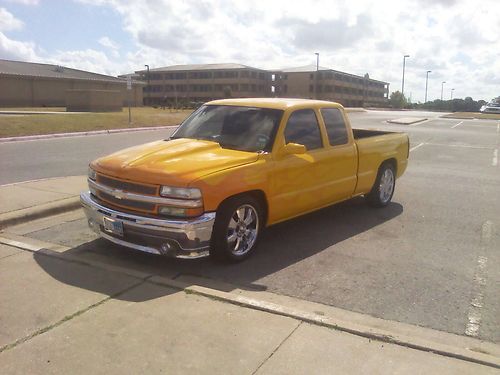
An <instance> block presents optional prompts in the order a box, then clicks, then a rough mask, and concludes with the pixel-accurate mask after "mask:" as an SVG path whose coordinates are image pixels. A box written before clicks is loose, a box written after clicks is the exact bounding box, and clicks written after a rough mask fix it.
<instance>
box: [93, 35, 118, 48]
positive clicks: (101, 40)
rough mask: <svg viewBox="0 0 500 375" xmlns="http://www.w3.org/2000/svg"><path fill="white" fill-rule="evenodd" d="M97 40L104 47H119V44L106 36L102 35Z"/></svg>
mask: <svg viewBox="0 0 500 375" xmlns="http://www.w3.org/2000/svg"><path fill="white" fill-rule="evenodd" d="M98 42H99V44H100V45H101V46H103V47H106V48H110V49H113V50H117V49H120V45H119V44H118V43H116V42H115V41H114V40H112V39H110V38H109V37H107V36H103V37H102V38H99V40H98Z"/></svg>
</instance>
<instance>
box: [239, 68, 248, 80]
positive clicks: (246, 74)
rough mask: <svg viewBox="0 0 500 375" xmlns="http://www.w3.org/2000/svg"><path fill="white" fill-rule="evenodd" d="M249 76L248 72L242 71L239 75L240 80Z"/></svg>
mask: <svg viewBox="0 0 500 375" xmlns="http://www.w3.org/2000/svg"><path fill="white" fill-rule="evenodd" d="M249 76H250V72H249V71H248V70H242V71H241V73H240V77H241V78H248V77H249Z"/></svg>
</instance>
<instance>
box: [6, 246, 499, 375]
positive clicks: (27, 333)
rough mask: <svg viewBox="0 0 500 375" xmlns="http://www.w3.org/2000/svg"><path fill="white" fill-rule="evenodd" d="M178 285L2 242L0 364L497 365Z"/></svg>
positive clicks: (121, 367)
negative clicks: (380, 338) (313, 321)
mask: <svg viewBox="0 0 500 375" xmlns="http://www.w3.org/2000/svg"><path fill="white" fill-rule="evenodd" d="M181 284H182V283H181V282H177V283H176V281H175V280H169V279H162V278H155V277H140V276H139V275H136V276H131V275H128V274H126V273H122V272H118V271H110V270H104V269H101V268H97V267H92V266H89V265H86V264H81V263H79V262H76V261H74V260H70V259H64V258H63V257H59V256H54V255H51V253H50V252H47V251H41V250H40V251H35V252H31V251H25V250H20V249H18V248H14V247H11V246H7V245H0V295H1V296H2V305H1V307H0V308H1V313H0V316H1V319H0V332H1V335H0V371H1V372H2V374H45V373H55V374H59V373H61V374H63V373H64V374H66V373H72V374H87V373H102V374H104V373H105V374H122V373H160V372H163V373H168V374H173V373H174V374H177V373H182V374H184V373H203V374H215V373H224V374H255V373H257V374H276V373H278V374H305V373H316V374H332V373H348V374H357V373H360V374H365V373H369V374H388V373H389V374H393V373H401V374H407V373H422V374H424V373H425V374H433V373H436V374H437V373H439V374H495V373H498V369H495V368H494V367H490V366H484V365H480V364H477V363H471V362H469V361H462V360H458V359H455V358H449V357H445V356H441V355H438V354H434V353H430V352H426V351H422V350H414V349H411V348H408V347H405V346H401V345H396V344H393V343H387V342H381V341H377V340H373V339H369V338H365V337H360V336H358V335H353V334H350V333H346V332H342V331H339V330H335V329H331V328H329V327H324V326H321V325H317V324H311V323H309V322H305V321H303V320H301V319H295V318H291V317H287V316H283V315H281V314H276V313H270V312H264V311H260V310H258V309H252V308H248V307H245V306H241V305H238V304H234V303H228V302H227V301H223V300H221V299H217V298H208V297H207V296H204V295H202V293H198V292H196V290H197V289H196V288H195V289H191V290H187V289H182V288H179V286H181ZM176 286H177V287H176Z"/></svg>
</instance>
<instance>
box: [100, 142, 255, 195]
mask: <svg viewBox="0 0 500 375" xmlns="http://www.w3.org/2000/svg"><path fill="white" fill-rule="evenodd" d="M257 159H258V154H256V153H253V152H244V151H237V150H229V149H224V148H222V147H220V145H219V144H218V143H216V142H210V141H204V140H194V139H185V138H181V139H175V140H170V141H156V142H151V143H146V144H144V145H140V146H135V147H131V148H127V149H125V150H121V151H118V152H116V153H114V154H111V155H108V156H105V157H102V158H100V159H97V160H96V161H94V162H93V163H92V164H91V165H92V168H94V169H95V170H96V171H97V172H100V173H103V174H106V175H109V176H113V177H117V178H121V179H125V180H131V181H138V182H139V181H140V182H144V183H149V184H158V185H173V186H187V185H188V184H189V183H190V182H191V181H193V180H195V179H198V178H200V177H203V176H205V175H208V174H211V173H214V172H218V171H220V170H223V169H227V168H233V167H237V166H239V165H243V164H248V163H252V162H255V161H257Z"/></svg>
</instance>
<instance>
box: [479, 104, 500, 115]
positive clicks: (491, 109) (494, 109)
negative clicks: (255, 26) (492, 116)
mask: <svg viewBox="0 0 500 375" xmlns="http://www.w3.org/2000/svg"><path fill="white" fill-rule="evenodd" d="M479 112H482V113H500V101H494V102H490V103H488V104H485V105H483V106H482V107H481V108H480V109H479Z"/></svg>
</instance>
